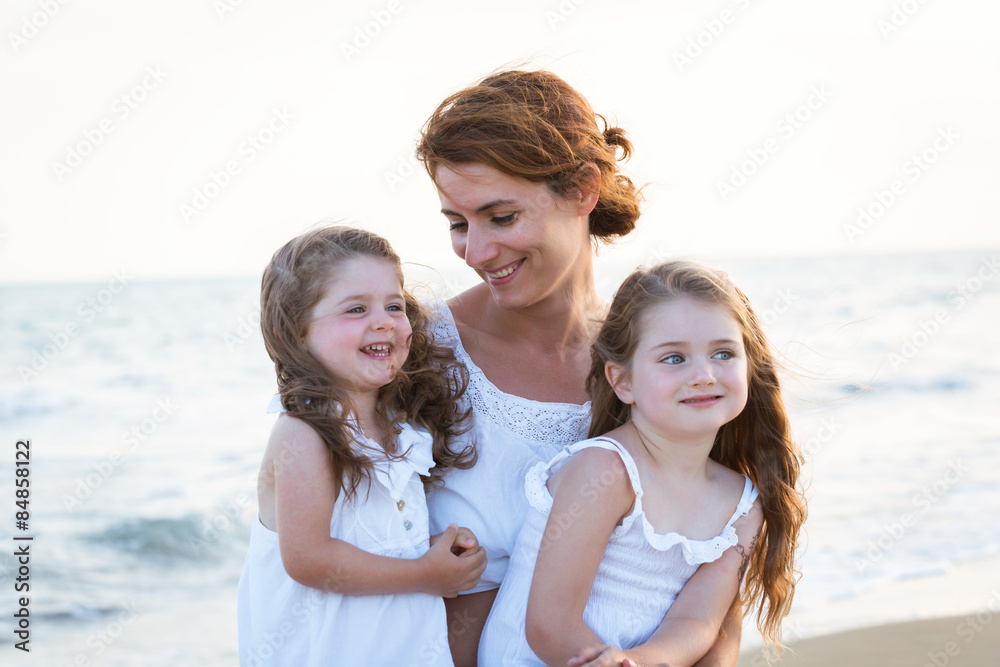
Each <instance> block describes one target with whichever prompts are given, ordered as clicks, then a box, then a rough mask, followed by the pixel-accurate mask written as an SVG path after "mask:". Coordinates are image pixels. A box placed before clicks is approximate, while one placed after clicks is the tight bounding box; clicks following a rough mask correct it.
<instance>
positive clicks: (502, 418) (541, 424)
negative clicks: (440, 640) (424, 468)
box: [427, 301, 590, 593]
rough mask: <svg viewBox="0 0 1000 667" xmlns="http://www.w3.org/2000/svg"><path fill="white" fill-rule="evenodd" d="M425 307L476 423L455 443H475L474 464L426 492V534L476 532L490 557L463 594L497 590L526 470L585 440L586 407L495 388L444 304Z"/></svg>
mask: <svg viewBox="0 0 1000 667" xmlns="http://www.w3.org/2000/svg"><path fill="white" fill-rule="evenodd" d="M429 307H430V308H431V310H432V315H433V320H432V323H431V326H430V332H431V333H432V334H433V335H434V337H435V341H436V342H437V343H438V344H439V345H444V346H447V347H449V348H451V349H452V350H454V352H455V357H456V358H457V359H458V360H459V361H461V362H462V363H464V364H465V365H466V367H467V368H468V369H469V389H468V391H467V392H466V395H465V398H464V399H463V400H465V401H466V406H468V405H471V406H472V413H473V423H474V425H473V428H472V429H471V430H470V431H469V432H467V433H466V434H465V435H463V436H461V437H460V438H458V439H456V441H455V444H454V445H453V446H454V448H455V449H456V450H458V449H461V448H462V447H464V446H466V444H468V441H469V439H473V440H474V441H475V443H476V446H477V448H478V452H479V460H478V462H477V463H476V465H475V466H473V467H472V468H470V469H468V470H458V469H452V470H450V471H448V473H446V475H445V478H444V486H443V487H435V488H434V489H432V490H430V491H429V492H428V494H427V506H428V509H429V510H430V515H431V533H432V534H435V533H440V532H442V531H443V530H444V529H445V528H447V526H448V524H449V523H457V524H458V525H459V526H465V527H467V528H469V529H471V530H472V532H473V533H474V534H475V535H476V538H477V539H478V540H479V544H480V545H482V546H483V548H484V551H485V552H486V556H487V558H488V563H487V566H486V571H485V572H483V576H482V577H481V578H480V580H479V584H478V585H477V586H476V587H475V588H473V589H472V590H470V591H466V592H467V593H476V592H479V591H484V590H490V589H494V588H496V587H498V586H499V585H500V583H501V582H502V581H503V579H504V574H505V573H506V571H507V564H508V562H509V560H510V553H511V551H512V550H513V548H514V542H515V541H516V540H517V534H518V532H519V531H520V529H521V524H522V523H524V517H525V516H526V515H527V513H528V502H527V500H526V499H525V497H524V475H525V473H526V472H527V471H528V468H530V467H531V466H533V465H535V464H536V463H539V462H543V461H548V460H549V459H551V458H552V457H553V456H555V455H556V454H558V453H559V452H560V451H562V450H563V448H565V447H567V446H569V445H571V444H573V443H574V442H578V441H580V440H583V439H584V438H586V437H587V430H588V429H589V428H590V402H589V401H588V402H586V403H583V404H575V403H545V402H541V401H533V400H530V399H527V398H521V397H520V396H514V395H513V394H506V393H504V392H502V391H500V390H499V389H497V387H496V386H495V385H494V384H493V383H492V382H490V381H489V380H488V379H487V378H486V375H485V374H483V371H482V370H480V368H479V367H478V366H476V364H475V363H473V361H472V359H471V358H470V357H469V355H468V353H467V352H466V351H465V348H464V347H463V346H462V340H461V338H460V337H459V335H458V328H457V327H456V326H455V319H454V317H453V316H452V314H451V310H450V309H449V308H448V305H447V303H445V302H444V301H437V302H435V303H433V304H429Z"/></svg>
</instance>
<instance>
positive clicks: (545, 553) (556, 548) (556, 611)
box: [525, 448, 635, 665]
mask: <svg viewBox="0 0 1000 667" xmlns="http://www.w3.org/2000/svg"><path fill="white" fill-rule="evenodd" d="M609 472H610V473H611V475H610V476H609V474H608V473H609ZM549 490H550V493H551V494H552V496H553V504H552V510H551V512H550V513H549V520H548V523H547V525H546V527H545V534H544V536H543V538H542V543H541V547H540V549H539V551H538V560H537V562H536V564H535V573H534V577H533V578H532V580H531V592H530V594H529V595H528V609H527V617H526V622H525V629H526V633H527V639H528V645H529V646H530V647H531V650H533V651H534V652H535V654H536V655H538V657H539V658H541V659H542V660H544V661H545V662H546V663H547V664H550V665H565V664H566V663H567V661H568V660H569V659H570V658H572V657H573V656H574V655H576V654H577V653H578V652H579V651H580V650H582V649H583V648H585V647H587V646H594V645H595V644H599V643H600V639H599V638H598V637H597V635H596V634H594V631H593V630H591V629H590V628H589V627H587V625H586V624H585V623H584V622H583V611H584V609H585V608H586V606H587V600H588V599H589V598H590V591H591V588H593V585H594V577H595V576H596V575H597V569H598V567H599V565H600V563H601V558H602V556H603V555H604V550H605V548H606V547H607V544H608V539H609V538H610V537H611V533H612V531H613V530H614V528H615V526H616V525H618V523H619V522H620V521H621V518H622V517H623V516H624V515H625V514H627V513H628V511H629V508H630V507H631V506H632V503H633V502H634V500H635V494H634V493H633V491H632V486H631V484H630V482H629V478H628V472H627V471H626V469H625V464H624V463H623V462H622V460H621V458H620V457H619V456H618V454H616V453H615V452H612V451H608V450H606V449H600V448H589V449H584V450H582V451H580V452H579V453H577V454H575V455H574V456H572V457H571V458H570V459H569V460H568V461H567V462H566V463H565V464H564V465H563V467H562V468H561V469H560V470H558V471H557V472H556V473H555V474H554V475H553V476H552V478H551V479H550V480H549Z"/></svg>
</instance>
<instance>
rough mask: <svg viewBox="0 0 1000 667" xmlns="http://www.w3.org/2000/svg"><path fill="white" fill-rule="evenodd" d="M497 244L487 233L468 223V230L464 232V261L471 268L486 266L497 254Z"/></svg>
mask: <svg viewBox="0 0 1000 667" xmlns="http://www.w3.org/2000/svg"><path fill="white" fill-rule="evenodd" d="M499 254H500V253H499V249H498V246H497V244H496V243H495V242H494V241H493V239H491V238H490V237H489V234H487V233H485V232H483V231H481V230H479V229H476V228H475V226H474V225H471V224H470V225H469V231H468V232H467V233H466V234H465V256H464V257H463V259H465V263H466V264H468V265H469V266H470V267H472V268H473V269H481V268H483V267H485V266H487V265H488V264H489V263H490V262H491V261H493V260H494V259H496V258H497V255H499Z"/></svg>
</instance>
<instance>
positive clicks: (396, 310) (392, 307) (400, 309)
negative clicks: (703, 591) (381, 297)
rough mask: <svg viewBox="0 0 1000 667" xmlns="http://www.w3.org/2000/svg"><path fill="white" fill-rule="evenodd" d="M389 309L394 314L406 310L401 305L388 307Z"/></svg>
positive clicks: (395, 304)
mask: <svg viewBox="0 0 1000 667" xmlns="http://www.w3.org/2000/svg"><path fill="white" fill-rule="evenodd" d="M387 308H388V310H391V311H394V312H400V311H403V310H405V309H404V308H403V306H401V305H399V304H398V303H394V304H392V305H391V306H387Z"/></svg>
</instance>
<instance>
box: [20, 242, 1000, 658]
mask: <svg viewBox="0 0 1000 667" xmlns="http://www.w3.org/2000/svg"><path fill="white" fill-rule="evenodd" d="M998 257H1000V252H997V251H980V252H961V253H941V254H920V255H892V256H864V257H824V258H801V259H768V260H747V259H741V260H732V261H727V262H724V263H723V264H722V266H723V268H726V269H727V270H728V271H729V272H730V273H731V275H732V276H733V278H734V280H735V281H736V282H737V284H739V285H740V286H741V287H743V288H744V290H745V291H746V292H747V293H748V294H749V295H750V297H751V299H752V300H753V301H754V303H755V305H756V308H757V310H758V313H759V314H760V315H761V317H762V319H763V321H764V322H765V323H766V329H767V332H768V335H769V337H770V338H771V340H772V342H773V343H774V345H775V347H776V348H777V349H779V350H780V351H781V353H782V357H783V359H784V360H785V362H786V364H787V367H788V374H787V375H786V380H785V381H786V398H787V402H788V405H789V408H790V411H791V415H792V420H793V425H794V428H795V432H796V436H797V438H798V440H799V442H800V443H801V445H802V447H803V449H804V452H805V456H806V465H805V468H804V481H805V482H806V486H807V495H808V498H809V519H808V521H807V524H806V527H805V531H804V539H803V546H802V549H801V550H800V557H799V563H800V569H801V571H802V580H801V582H800V585H799V588H798V592H797V596H796V601H795V610H796V611H801V612H803V613H807V612H812V613H813V617H818V618H820V619H822V618H823V610H824V609H825V608H826V606H827V605H831V604H836V603H837V601H839V600H844V599H849V598H851V597H856V596H863V595H865V594H868V593H870V592H871V591H878V590H880V589H887V590H891V589H892V587H893V586H904V585H908V584H910V583H912V582H913V581H914V580H922V579H924V578H928V579H930V578H934V577H940V576H942V574H944V575H945V576H947V573H948V572H949V571H950V570H951V569H952V568H955V567H959V566H961V565H962V564H964V563H970V562H976V561H980V560H982V559H988V558H995V557H997V556H998V555H1000V531H997V530H996V526H997V525H998V524H1000V484H998V483H997V477H998V473H997V471H998V470H1000V420H998V419H997V418H996V416H995V409H996V405H997V399H998V398H1000V352H998V349H997V347H996V344H995V341H996V331H997V328H998V326H1000V277H998V273H1000V265H998V264H997V258H998ZM601 262H603V260H599V263H598V268H597V271H598V283H599V289H600V291H601V292H602V295H603V296H605V297H609V296H610V295H611V293H612V291H613V290H614V287H615V285H617V283H618V281H620V279H621V278H622V277H623V276H624V275H625V274H626V273H627V272H628V271H629V269H630V267H629V266H626V265H624V264H622V263H620V262H619V263H618V264H614V263H612V264H607V265H606V264H603V263H601ZM452 279H453V280H452ZM472 279H473V280H474V277H472ZM469 280H470V276H467V275H464V274H463V275H456V276H446V277H445V278H443V279H441V280H440V281H437V282H436V283H435V284H434V285H431V286H430V287H428V288H425V289H424V294H425V295H426V294H427V293H429V292H433V291H435V290H436V291H437V292H438V293H439V294H440V293H441V292H443V291H445V288H444V287H443V285H450V286H454V285H462V284H468V283H469ZM258 281H259V279H258V278H256V277H252V278H239V279H237V278H234V279H225V280H221V279H219V280H205V281H176V282H139V281H129V282H127V283H126V285H125V286H124V287H122V286H121V284H119V283H114V284H110V285H109V284H105V283H95V284H74V285H45V286H3V287H0V340H2V341H3V345H2V351H0V355H2V364H0V424H2V438H3V440H2V441H0V452H4V453H3V454H2V458H3V459H4V460H0V541H2V542H4V543H6V546H4V547H2V548H0V642H2V643H3V644H6V645H7V646H5V647H4V648H2V649H0V650H2V651H3V653H4V655H6V656H12V655H13V656H15V658H14V662H15V664H39V665H59V666H61V665H116V666H117V665H121V666H126V665H127V666H132V665H143V666H153V665H172V666H176V665H233V664H236V661H237V660H236V621H235V598H236V583H237V580H238V578H239V575H240V571H241V568H242V563H243V558H244V556H245V553H246V546H247V543H248V538H249V526H250V523H251V521H252V519H253V517H254V516H255V513H256V497H255V477H256V471H257V467H258V465H259V462H260V456H261V453H262V451H263V447H264V443H265V441H266V438H267V434H268V431H269V428H270V425H271V423H272V421H273V416H271V415H267V414H265V413H264V407H265V406H266V404H267V402H268V400H269V399H270V397H271V395H272V394H273V392H274V387H275V383H274V378H273V368H272V366H271V364H270V361H269V360H268V358H267V355H266V354H265V352H264V349H263V344H262V342H261V339H260V334H259V331H258V317H259V310H258V306H257V290H258V284H259V283H258ZM24 438H30V440H31V466H30V470H31V473H30V482H31V487H30V488H31V495H30V499H29V512H30V517H29V519H28V524H29V526H28V529H27V530H24V531H22V530H18V529H17V528H16V527H15V521H16V516H15V512H17V511H20V508H17V507H16V506H15V505H14V501H15V500H16V498H15V495H14V494H15V490H14V484H13V477H14V469H15V463H14V459H15V443H16V441H17V440H18V439H24ZM15 535H16V536H29V535H30V536H32V537H33V540H32V541H31V542H30V553H31V561H30V574H29V580H28V582H27V583H28V584H29V585H30V604H29V610H30V633H31V634H30V644H29V646H30V648H31V652H30V653H27V654H21V653H20V652H17V651H16V649H13V644H14V643H15V642H16V641H18V639H17V638H16V635H15V634H14V631H15V629H16V627H15V623H14V621H15V620H16V619H15V618H14V616H13V614H14V613H15V612H16V611H17V609H18V607H19V605H17V598H18V597H20V596H21V595H22V594H21V593H16V592H15V590H14V586H15V585H16V584H17V583H18V582H17V577H18V576H20V575H19V572H18V567H19V564H18V563H17V562H16V560H15V557H14V556H13V552H14V550H15V548H16V545H18V544H24V542H15V541H14V540H13V539H12V538H13V537H14V536H15ZM900 590H902V589H900ZM964 591H965V592H960V591H952V593H951V594H952V595H955V596H959V599H955V600H952V601H951V602H952V606H953V607H954V608H965V607H967V608H968V609H970V610H971V609H974V608H977V607H978V606H979V605H980V604H981V602H982V601H985V600H986V599H987V597H988V594H986V593H985V592H984V594H983V596H982V600H980V599H979V597H978V596H977V595H971V594H970V593H969V592H968V590H967V589H964ZM962 596H965V597H962ZM966 598H967V599H966ZM902 604H903V605H904V606H905V604H906V601H905V600H904V601H903V603H902ZM898 614H899V608H898V607H897V608H894V609H893V610H889V609H880V608H878V607H877V606H873V607H871V608H866V609H865V611H864V614H863V615H862V617H860V618H858V619H856V620H857V623H858V624H873V623H877V622H879V621H883V620H898V619H896V618H893V616H894V615H897V616H898ZM823 629H824V628H823V625H822V622H820V623H819V624H818V625H815V626H814V627H813V628H812V630H811V631H812V632H820V631H823ZM9 660H10V658H9V657H5V658H4V659H3V660H2V662H3V663H4V664H10V662H8V661H9Z"/></svg>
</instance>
